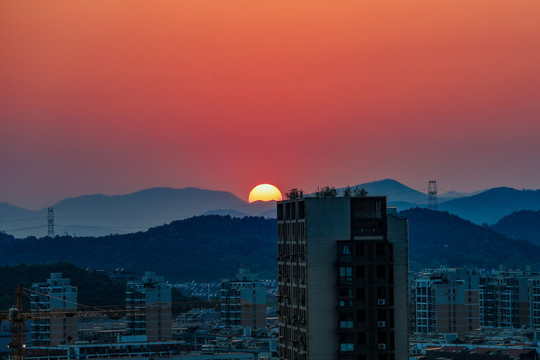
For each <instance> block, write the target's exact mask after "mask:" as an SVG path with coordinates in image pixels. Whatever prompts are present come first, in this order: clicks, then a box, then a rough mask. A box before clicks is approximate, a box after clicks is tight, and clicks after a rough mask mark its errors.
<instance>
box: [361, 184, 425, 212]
mask: <svg viewBox="0 0 540 360" xmlns="http://www.w3.org/2000/svg"><path fill="white" fill-rule="evenodd" d="M355 187H359V188H364V189H366V190H367V192H368V195H369V196H387V197H388V202H389V203H390V204H391V205H392V203H398V202H400V203H402V204H401V205H403V204H405V203H410V204H415V205H420V204H427V202H428V196H427V194H425V193H422V192H420V191H417V190H415V189H413V188H410V187H408V186H406V185H403V184H402V183H400V182H399V181H396V180H392V179H385V180H380V181H373V182H369V183H363V184H359V185H356V186H355ZM393 206H396V205H393Z"/></svg>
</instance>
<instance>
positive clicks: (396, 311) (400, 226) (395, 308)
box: [277, 197, 408, 360]
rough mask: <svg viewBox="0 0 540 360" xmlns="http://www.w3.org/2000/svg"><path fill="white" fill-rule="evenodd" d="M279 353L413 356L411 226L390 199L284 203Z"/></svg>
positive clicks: (332, 358)
mask: <svg viewBox="0 0 540 360" xmlns="http://www.w3.org/2000/svg"><path fill="white" fill-rule="evenodd" d="M277 218H278V311H279V339H280V340H279V356H280V359H285V360H294V359H297V360H375V359H377V360H393V359H399V360H402V359H403V360H404V359H407V358H408V324H407V309H408V307H407V299H408V292H407V272H408V224H407V220H406V219H404V218H400V217H398V216H397V212H396V211H395V209H393V208H391V209H387V206H386V197H351V198H349V197H334V198H311V197H307V198H299V199H294V200H286V201H282V202H279V203H278V205H277Z"/></svg>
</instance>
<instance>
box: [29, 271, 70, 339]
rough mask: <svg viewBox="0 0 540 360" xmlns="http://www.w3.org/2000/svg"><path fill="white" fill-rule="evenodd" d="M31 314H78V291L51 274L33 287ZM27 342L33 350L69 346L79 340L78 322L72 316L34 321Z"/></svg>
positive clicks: (68, 281) (58, 276)
mask: <svg viewBox="0 0 540 360" xmlns="http://www.w3.org/2000/svg"><path fill="white" fill-rule="evenodd" d="M30 297H31V305H30V306H31V311H33V312H37V311H39V312H47V311H51V312H66V313H68V314H69V312H70V311H73V313H75V312H76V311H77V287H75V286H73V285H71V283H70V279H67V278H63V277H62V273H51V277H50V278H49V279H47V281H46V282H44V283H34V284H32V293H31V294H30ZM30 338H31V340H32V345H34V346H56V345H61V344H69V343H72V342H73V341H77V339H78V322H77V318H76V317H75V316H58V315H57V316H52V317H51V318H40V319H37V320H33V321H32V324H31V326H30Z"/></svg>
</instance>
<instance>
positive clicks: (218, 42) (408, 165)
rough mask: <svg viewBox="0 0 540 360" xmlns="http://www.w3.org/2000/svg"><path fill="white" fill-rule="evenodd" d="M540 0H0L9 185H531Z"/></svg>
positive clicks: (49, 198) (7, 197)
mask: <svg viewBox="0 0 540 360" xmlns="http://www.w3.org/2000/svg"><path fill="white" fill-rule="evenodd" d="M539 10H540V4H539V3H537V2H533V1H523V2H519V3H509V2H507V1H500V0H490V1H487V0H484V1H477V2H473V3H471V2H467V1H464V0H462V1H457V2H456V1H454V2H433V1H410V2H401V1H397V0H390V1H387V2H384V3H378V2H377V3H363V2H362V3H360V2H357V1H343V2H340V3H339V4H336V3H335V2H330V1H316V2H309V3H308V2H305V1H300V2H296V3H294V4H290V3H287V2H284V1H272V2H257V3H253V2H251V1H243V0H242V1H234V2H226V3H215V2H210V1H186V2H172V3H171V2H165V1H161V2H152V3H146V2H137V1H135V2H133V1H130V2H127V1H118V2H115V3H110V2H95V1H80V2H76V3H73V2H69V1H56V2H47V3H31V2H27V1H11V0H8V1H5V2H2V4H1V5H0V46H1V47H2V49H4V51H3V55H2V57H1V58H0V79H1V81H0V108H1V109H2V111H1V112H0V123H1V124H2V131H1V132H0V169H1V171H2V176H1V177H0V202H9V203H11V204H14V205H18V206H22V207H27V208H31V209H37V208H41V207H45V206H47V205H52V204H53V203H54V202H56V201H59V200H61V199H63V198H66V197H74V196H79V195H85V194H96V193H104V194H110V195H113V194H126V193H130V192H134V191H137V190H141V189H145V188H151V187H161V186H163V187H173V188H184V187H189V186H194V187H199V188H206V189H213V190H226V191H231V192H232V193H234V194H235V195H237V196H238V197H240V198H242V199H244V200H247V199H248V194H249V191H250V189H252V188H253V187H254V186H255V185H257V184H262V183H270V184H273V185H275V186H277V187H278V188H279V189H280V190H281V191H282V192H285V191H287V190H288V189H290V188H292V187H300V188H304V189H306V190H308V191H312V190H315V189H316V187H317V186H324V185H333V186H336V187H343V186H346V185H351V186H352V185H356V184H360V183H364V182H370V181H376V180H382V179H385V178H392V179H396V180H398V181H400V182H402V183H404V184H407V185H408V186H410V187H412V188H415V189H423V188H425V187H426V186H427V182H428V180H432V179H434V180H437V181H438V183H439V185H440V187H441V189H442V188H444V189H447V190H456V191H467V192H469V191H476V190H482V189H486V188H491V187H497V186H510V187H515V188H517V189H521V188H531V189H537V188H538V187H539V185H538V184H539V183H540V168H538V167H537V166H534V164H535V161H537V159H538V158H540V148H539V147H538V146H536V141H537V138H538V136H539V135H540V122H538V118H539V116H540V105H539V104H538V101H537V99H536V97H537V96H536V92H535V90H536V89H537V88H538V87H539V85H540V69H539V68H538V66H537V64H538V63H540V48H538V46H536V42H537V39H538V37H539V36H540V24H538V22H537V19H536V14H538V11H539ZM284 159H286V160H284Z"/></svg>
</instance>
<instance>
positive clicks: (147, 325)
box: [126, 271, 172, 341]
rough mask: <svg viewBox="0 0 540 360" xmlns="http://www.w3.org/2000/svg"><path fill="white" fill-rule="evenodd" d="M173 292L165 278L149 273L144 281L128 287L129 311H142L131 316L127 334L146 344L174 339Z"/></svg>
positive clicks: (134, 282) (130, 284)
mask: <svg viewBox="0 0 540 360" xmlns="http://www.w3.org/2000/svg"><path fill="white" fill-rule="evenodd" d="M171 305H172V290H171V286H170V285H169V284H166V283H165V280H164V278H163V276H156V274H155V273H153V272H149V271H147V272H146V273H145V275H144V276H143V277H142V278H141V281H130V282H128V283H127V287H126V309H127V310H141V311H142V313H141V314H135V315H129V316H127V334H128V335H129V336H138V337H139V338H140V339H142V340H143V341H160V340H169V339H171V337H172V309H171Z"/></svg>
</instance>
